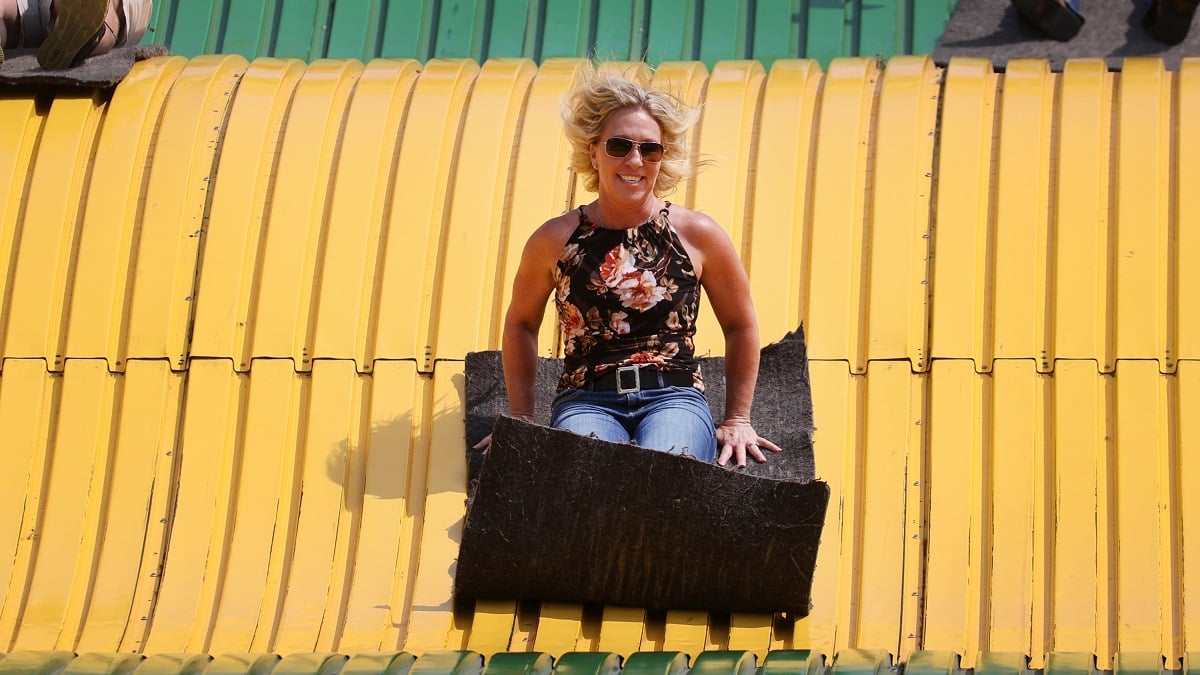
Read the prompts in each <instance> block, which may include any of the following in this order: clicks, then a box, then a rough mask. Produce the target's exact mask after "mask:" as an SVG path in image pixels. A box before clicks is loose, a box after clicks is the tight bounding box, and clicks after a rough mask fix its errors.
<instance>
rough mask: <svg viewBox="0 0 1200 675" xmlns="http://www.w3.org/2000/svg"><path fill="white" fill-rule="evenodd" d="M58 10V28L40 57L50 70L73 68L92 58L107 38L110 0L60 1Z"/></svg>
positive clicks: (48, 39) (56, 24)
mask: <svg viewBox="0 0 1200 675" xmlns="http://www.w3.org/2000/svg"><path fill="white" fill-rule="evenodd" d="M56 9H57V11H58V18H57V19H56V20H55V23H54V28H53V30H51V31H50V35H49V36H47V37H46V40H45V41H44V42H42V46H41V47H40V48H38V53H37V60H38V64H40V65H41V66H42V68H45V69H46V70H63V69H64V68H70V67H71V66H74V65H76V64H77V63H79V62H80V61H82V60H83V59H85V58H87V57H88V56H89V55H91V53H92V50H94V49H95V48H96V45H97V44H99V43H100V37H101V36H102V35H103V34H104V30H105V27H104V15H105V13H106V12H107V11H108V0H59V1H58V3H57V5H56Z"/></svg>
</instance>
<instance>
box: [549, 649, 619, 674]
mask: <svg viewBox="0 0 1200 675" xmlns="http://www.w3.org/2000/svg"><path fill="white" fill-rule="evenodd" d="M620 672H621V657H620V656H618V655H616V654H613V653H612V652H567V653H566V654H563V655H562V656H560V657H558V663H557V664H555V666H554V675H616V674H617V673H620Z"/></svg>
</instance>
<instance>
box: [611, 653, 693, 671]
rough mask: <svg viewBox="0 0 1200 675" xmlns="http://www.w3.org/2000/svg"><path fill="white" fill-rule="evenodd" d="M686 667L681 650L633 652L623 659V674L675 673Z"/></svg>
mask: <svg viewBox="0 0 1200 675" xmlns="http://www.w3.org/2000/svg"><path fill="white" fill-rule="evenodd" d="M687 667H688V657H687V654H684V653H683V652H635V653H633V654H630V655H629V658H627V659H625V668H624V669H623V670H622V671H621V672H622V674H623V675H676V674H677V673H683V672H685V671H686V670H687Z"/></svg>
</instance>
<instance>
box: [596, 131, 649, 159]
mask: <svg viewBox="0 0 1200 675" xmlns="http://www.w3.org/2000/svg"><path fill="white" fill-rule="evenodd" d="M634 146H637V149H638V152H640V153H642V161H645V162H660V161H662V158H663V152H664V149H663V144H662V143H655V142H654V141H642V142H640V143H639V142H637V141H633V140H630V139H628V138H621V137H620V136H612V137H610V138H609V139H608V140H607V141H604V152H605V153H606V154H607V155H608V156H609V157H624V156H626V155H628V154H629V153H630V152H631V151H632V150H633V148H634Z"/></svg>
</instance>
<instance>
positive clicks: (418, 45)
mask: <svg viewBox="0 0 1200 675" xmlns="http://www.w3.org/2000/svg"><path fill="white" fill-rule="evenodd" d="M437 4H438V3H436V2H425V1H424V0H391V2H389V3H388V6H387V14H386V16H385V17H384V22H383V44H382V47H381V49H380V54H379V55H380V56H383V57H385V58H410V59H420V60H421V61H425V60H428V59H429V57H430V56H432V54H433V51H432V50H433V30H434V28H433V26H434V18H435V17H436V16H437V9H438V8H437Z"/></svg>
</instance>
